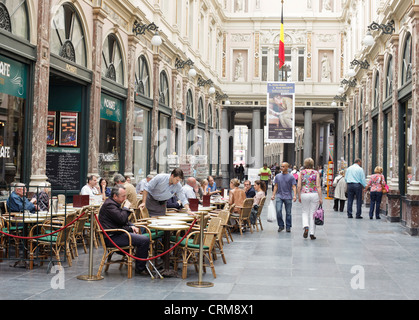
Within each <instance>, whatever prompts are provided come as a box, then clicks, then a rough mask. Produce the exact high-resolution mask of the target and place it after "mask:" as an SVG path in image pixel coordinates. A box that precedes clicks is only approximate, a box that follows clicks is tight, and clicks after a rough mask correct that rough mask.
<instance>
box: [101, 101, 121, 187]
mask: <svg viewBox="0 0 419 320" xmlns="http://www.w3.org/2000/svg"><path fill="white" fill-rule="evenodd" d="M121 124H122V102H121V101H120V100H118V99H116V98H114V97H111V96H108V95H106V94H103V93H102V98H101V106H100V131H99V132H100V135H99V175H100V176H101V177H103V178H105V179H107V180H108V182H109V181H111V180H112V178H113V175H114V174H115V173H117V172H119V165H120V159H121Z"/></svg>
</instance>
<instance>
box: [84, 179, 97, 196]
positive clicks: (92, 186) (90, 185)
mask: <svg viewBox="0 0 419 320" xmlns="http://www.w3.org/2000/svg"><path fill="white" fill-rule="evenodd" d="M80 194H81V195H82V196H86V195H87V196H90V197H94V196H95V195H98V194H99V189H98V186H97V177H96V176H95V175H91V176H88V177H87V184H86V185H85V186H84V187H83V188H81V191H80Z"/></svg>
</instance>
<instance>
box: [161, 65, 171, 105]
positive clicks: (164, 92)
mask: <svg viewBox="0 0 419 320" xmlns="http://www.w3.org/2000/svg"><path fill="white" fill-rule="evenodd" d="M159 102H160V103H161V104H163V105H165V106H169V81H168V80H167V74H166V72H165V71H162V72H161V73H160V89H159Z"/></svg>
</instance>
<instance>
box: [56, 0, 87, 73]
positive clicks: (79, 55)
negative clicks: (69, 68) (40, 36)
mask: <svg viewBox="0 0 419 320" xmlns="http://www.w3.org/2000/svg"><path fill="white" fill-rule="evenodd" d="M51 27H52V30H51V52H52V53H55V54H57V55H59V56H60V57H62V58H64V59H67V60H70V61H72V62H74V63H77V64H80V65H82V66H84V67H85V66H86V45H85V37H84V32H83V28H82V26H81V23H80V18H79V16H78V14H77V12H76V10H75V9H74V8H73V6H72V5H70V4H68V3H66V4H64V5H62V6H61V7H60V8H59V9H58V11H57V13H56V14H55V16H54V18H53V19H52V26H51Z"/></svg>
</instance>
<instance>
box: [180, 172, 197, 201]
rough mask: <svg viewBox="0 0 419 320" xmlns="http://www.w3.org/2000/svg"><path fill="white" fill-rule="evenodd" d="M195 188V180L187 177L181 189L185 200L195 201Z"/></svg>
mask: <svg viewBox="0 0 419 320" xmlns="http://www.w3.org/2000/svg"><path fill="white" fill-rule="evenodd" d="M195 187H196V179H195V178H194V177H189V178H188V179H187V180H186V184H185V185H184V186H183V187H182V190H183V193H184V194H185V197H186V199H196V192H195Z"/></svg>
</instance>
